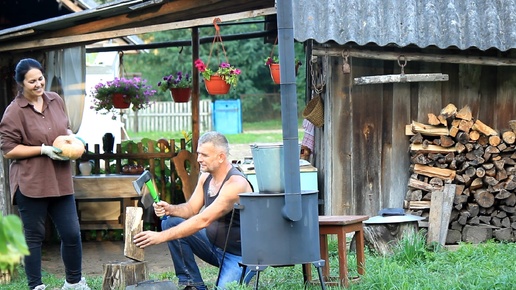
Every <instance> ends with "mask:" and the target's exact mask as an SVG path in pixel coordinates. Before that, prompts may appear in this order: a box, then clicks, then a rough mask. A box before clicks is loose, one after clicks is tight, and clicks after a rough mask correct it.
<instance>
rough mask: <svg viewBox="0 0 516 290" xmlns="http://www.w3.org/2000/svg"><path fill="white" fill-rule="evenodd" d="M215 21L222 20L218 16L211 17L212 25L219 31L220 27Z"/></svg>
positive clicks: (219, 21)
mask: <svg viewBox="0 0 516 290" xmlns="http://www.w3.org/2000/svg"><path fill="white" fill-rule="evenodd" d="M217 23H222V20H220V18H218V17H217V18H215V19H213V26H215V30H216V31H217V32H219V31H220V27H219V25H218V24H217Z"/></svg>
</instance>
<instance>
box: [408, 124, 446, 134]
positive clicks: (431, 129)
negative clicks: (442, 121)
mask: <svg viewBox="0 0 516 290" xmlns="http://www.w3.org/2000/svg"><path fill="white" fill-rule="evenodd" d="M412 132H414V133H421V135H425V136H441V135H449V131H448V128H446V127H444V126H432V125H427V124H423V123H419V122H416V121H412Z"/></svg>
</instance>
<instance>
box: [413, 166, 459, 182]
mask: <svg viewBox="0 0 516 290" xmlns="http://www.w3.org/2000/svg"><path fill="white" fill-rule="evenodd" d="M414 173H417V174H422V175H425V176H428V177H438V178H442V179H446V180H453V179H455V170H450V169H444V168H435V167H431V166H426V165H421V164H415V165H414Z"/></svg>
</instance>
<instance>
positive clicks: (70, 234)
mask: <svg viewBox="0 0 516 290" xmlns="http://www.w3.org/2000/svg"><path fill="white" fill-rule="evenodd" d="M14 77H15V80H16V82H17V84H18V86H19V92H18V94H17V96H16V97H15V99H14V100H13V101H12V102H11V104H9V106H7V108H6V110H5V112H4V115H3V117H2V120H1V122H0V138H1V147H0V149H1V150H2V153H3V156H4V158H7V159H12V160H11V163H10V172H9V180H10V191H11V200H12V201H13V203H14V204H17V205H18V210H19V213H20V216H21V219H22V222H23V228H24V232H25V239H26V241H27V245H28V247H29V251H30V255H28V256H25V259H24V262H25V272H26V275H27V280H28V286H29V289H36V290H43V289H45V288H46V286H45V285H44V284H43V282H42V280H41V245H42V243H43V240H44V238H45V221H46V217H47V215H49V216H50V218H51V219H52V222H53V223H54V225H55V227H56V229H57V231H58V233H59V236H60V237H61V257H62V259H63V262H64V266H65V276H66V281H65V283H64V286H63V287H62V289H86V290H89V289H90V288H89V287H88V286H87V284H86V281H85V279H84V278H83V277H82V242H81V233H80V227H79V220H78V217H77V210H76V207H75V199H74V196H73V193H74V189H73V183H72V168H71V163H70V162H69V159H70V157H67V156H63V155H62V154H61V153H62V150H61V149H59V148H56V147H54V146H52V144H53V142H54V140H55V139H56V138H57V137H58V136H60V135H72V132H71V130H70V129H69V120H68V116H67V114H66V111H65V104H64V101H63V99H62V98H61V97H60V96H59V95H58V94H56V93H54V92H45V91H44V89H45V77H44V76H43V68H42V66H41V64H40V63H39V62H38V61H36V60H34V59H31V58H27V59H22V60H20V62H18V64H17V65H16V70H15V76H14ZM72 136H73V135H72ZM81 141H82V140H81Z"/></svg>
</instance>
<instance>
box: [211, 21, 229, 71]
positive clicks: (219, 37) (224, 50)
mask: <svg viewBox="0 0 516 290" xmlns="http://www.w3.org/2000/svg"><path fill="white" fill-rule="evenodd" d="M221 22H222V21H221V20H220V18H218V17H217V18H215V19H213V26H215V36H214V37H213V42H212V43H211V48H210V55H209V56H208V62H207V63H206V66H209V65H210V59H211V53H212V51H213V47H215V43H216V42H217V40H218V41H219V42H220V46H221V47H222V51H223V52H224V57H225V58H226V62H227V63H229V60H228V56H227V54H226V49H225V48H224V43H223V42H222V37H221V36H220V27H219V25H217V23H221ZM217 59H219V60H220V58H219V55H218V53H217Z"/></svg>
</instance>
